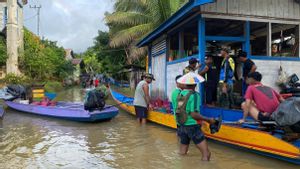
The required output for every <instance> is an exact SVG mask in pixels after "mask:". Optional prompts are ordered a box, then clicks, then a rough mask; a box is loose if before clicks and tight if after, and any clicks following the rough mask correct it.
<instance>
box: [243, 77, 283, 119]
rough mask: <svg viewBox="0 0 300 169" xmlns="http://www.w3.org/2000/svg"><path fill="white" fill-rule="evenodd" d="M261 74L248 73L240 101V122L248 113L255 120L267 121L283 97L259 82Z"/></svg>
mask: <svg viewBox="0 0 300 169" xmlns="http://www.w3.org/2000/svg"><path fill="white" fill-rule="evenodd" d="M261 79H262V75H261V74H260V73H259V72H253V73H250V74H249V75H248V79H247V83H248V84H249V87H248V88H247V91H246V94H245V100H246V101H245V102H243V103H242V109H243V111H244V115H243V118H242V119H240V120H239V122H240V123H243V122H245V121H246V118H247V116H248V115H250V116H251V117H253V118H254V119H255V120H257V121H269V120H270V115H271V114H272V113H273V112H274V111H275V110H276V109H277V107H278V106H279V104H280V102H282V101H284V99H283V98H282V97H281V96H280V95H279V94H278V93H277V92H276V91H275V90H274V89H272V88H270V87H268V86H265V85H263V84H262V83H261Z"/></svg>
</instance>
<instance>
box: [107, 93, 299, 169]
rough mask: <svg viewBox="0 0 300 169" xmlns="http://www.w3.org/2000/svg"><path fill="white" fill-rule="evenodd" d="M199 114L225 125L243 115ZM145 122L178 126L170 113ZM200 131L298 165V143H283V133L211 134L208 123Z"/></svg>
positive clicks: (227, 130) (124, 100) (254, 129)
mask: <svg viewBox="0 0 300 169" xmlns="http://www.w3.org/2000/svg"><path fill="white" fill-rule="evenodd" d="M110 91H111V95H112V97H113V99H114V100H115V101H116V102H117V103H118V104H119V105H120V107H121V108H122V109H123V110H125V111H126V112H128V113H130V114H132V115H135V110H134V106H133V105H132V102H133V98H130V97H127V96H125V95H122V94H120V93H117V92H115V91H113V90H110ZM201 113H202V114H203V115H205V116H208V117H218V116H220V115H221V116H222V117H223V120H224V121H227V122H235V121H237V120H238V119H240V118H241V117H242V112H241V111H238V110H225V109H218V108H208V107H202V108H201ZM148 120H149V121H151V122H154V123H157V124H160V125H163V126H166V127H170V128H174V129H176V126H177V125H176V122H175V119H174V115H173V114H167V113H163V112H158V111H150V112H149V114H148ZM202 130H203V132H204V133H205V135H206V137H207V138H210V139H212V140H216V141H219V142H222V143H226V144H228V145H231V146H236V147H239V148H242V149H245V150H248V151H252V152H255V153H258V154H261V155H265V156H269V157H273V158H277V159H281V160H285V161H288V162H291V163H295V164H298V165H300V140H297V141H293V142H286V141H284V140H282V137H283V131H281V130H275V131H272V132H266V131H261V130H259V128H258V126H257V125H255V124H254V125H246V124H243V125H232V124H231V125H230V124H222V125H221V128H220V131H219V132H218V133H216V134H211V133H210V129H209V124H208V123H203V124H202Z"/></svg>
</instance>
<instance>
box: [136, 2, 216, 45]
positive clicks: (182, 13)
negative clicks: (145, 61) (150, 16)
mask: <svg viewBox="0 0 300 169" xmlns="http://www.w3.org/2000/svg"><path fill="white" fill-rule="evenodd" d="M212 2H215V0H190V1H189V2H187V3H186V4H185V5H184V6H183V7H182V8H180V9H179V10H178V11H177V12H176V13H174V14H173V15H172V16H171V17H170V18H169V19H168V20H166V21H165V22H164V23H162V24H161V25H160V26H159V27H158V28H156V29H155V30H154V31H152V32H151V33H150V34H149V35H147V36H146V37H145V38H144V39H142V40H141V41H140V42H139V43H138V44H137V46H138V47H142V46H145V45H147V44H148V43H150V42H151V41H153V40H155V39H156V38H157V37H158V36H160V35H161V34H162V32H164V31H166V30H167V29H168V28H170V27H171V26H173V25H174V24H175V23H176V22H177V21H179V20H180V19H183V18H184V16H186V14H188V13H189V12H190V11H191V10H192V9H193V8H195V7H197V6H201V5H204V4H207V3H212Z"/></svg>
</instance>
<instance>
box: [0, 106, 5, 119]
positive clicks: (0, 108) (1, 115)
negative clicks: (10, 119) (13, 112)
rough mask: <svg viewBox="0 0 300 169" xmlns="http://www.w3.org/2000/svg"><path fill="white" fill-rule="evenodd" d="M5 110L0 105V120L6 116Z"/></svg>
mask: <svg viewBox="0 0 300 169" xmlns="http://www.w3.org/2000/svg"><path fill="white" fill-rule="evenodd" d="M4 113H5V112H4V108H3V106H2V105H0V119H2V117H3V116H4Z"/></svg>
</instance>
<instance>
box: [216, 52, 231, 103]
mask: <svg viewBox="0 0 300 169" xmlns="http://www.w3.org/2000/svg"><path fill="white" fill-rule="evenodd" d="M221 57H223V58H224V59H223V61H222V64H221V70H220V77H219V78H220V79H219V103H220V106H221V107H224V108H232V106H233V77H234V70H235V63H234V60H233V59H232V58H231V57H230V56H229V49H226V48H223V49H222V50H221Z"/></svg>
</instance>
